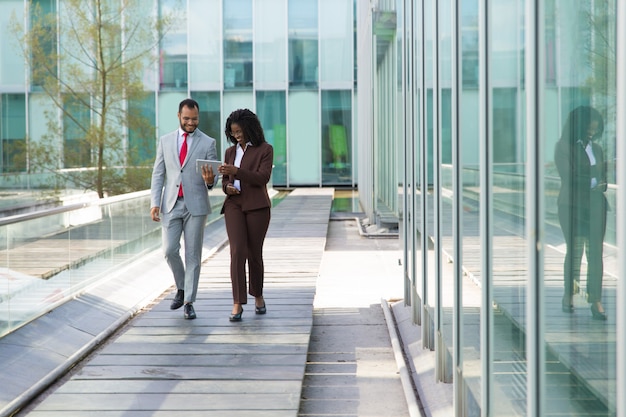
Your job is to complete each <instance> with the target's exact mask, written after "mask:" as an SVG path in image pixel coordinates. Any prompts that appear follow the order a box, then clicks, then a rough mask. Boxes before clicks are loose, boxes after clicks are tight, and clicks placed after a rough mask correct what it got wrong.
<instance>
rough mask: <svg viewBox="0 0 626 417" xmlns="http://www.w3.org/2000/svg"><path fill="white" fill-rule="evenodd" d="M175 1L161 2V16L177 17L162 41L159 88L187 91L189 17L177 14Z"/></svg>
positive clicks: (166, 0) (162, 0)
mask: <svg viewBox="0 0 626 417" xmlns="http://www.w3.org/2000/svg"><path fill="white" fill-rule="evenodd" d="M178 4H179V3H178V2H177V1H175V0H161V1H159V15H160V16H172V15H175V16H176V24H175V25H173V26H172V27H171V28H170V29H169V30H168V32H167V33H166V34H165V35H164V36H163V39H162V40H161V48H160V50H159V53H160V56H159V86H160V88H161V89H176V90H179V89H180V90H187V17H186V15H185V14H184V13H176V14H175V13H174V12H176V11H177V10H176V8H177V5H178Z"/></svg>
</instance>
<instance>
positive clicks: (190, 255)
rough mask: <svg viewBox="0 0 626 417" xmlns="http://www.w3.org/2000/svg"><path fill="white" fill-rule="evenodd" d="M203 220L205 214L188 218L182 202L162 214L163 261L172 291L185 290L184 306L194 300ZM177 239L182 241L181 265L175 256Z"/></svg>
mask: <svg viewBox="0 0 626 417" xmlns="http://www.w3.org/2000/svg"><path fill="white" fill-rule="evenodd" d="M206 219H207V215H201V216H192V215H191V214H190V213H189V211H188V210H187V207H186V206H185V201H184V199H179V200H177V201H176V205H175V206H174V208H173V209H172V211H170V212H169V213H162V218H161V225H162V232H163V233H162V237H163V251H164V253H165V259H166V261H167V264H168V265H169V266H170V269H171V270H172V273H173V274H174V282H175V283H176V288H177V289H179V290H184V291H185V299H184V302H185V303H193V302H194V301H196V294H197V293H198V282H199V280H200V264H201V262H202V242H203V240H204V227H205V225H206ZM181 236H182V238H183V241H184V254H185V262H184V264H183V260H182V258H181V256H180V254H179V250H180V247H181V245H180V240H181Z"/></svg>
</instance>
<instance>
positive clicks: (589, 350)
mask: <svg viewBox="0 0 626 417" xmlns="http://www.w3.org/2000/svg"><path fill="white" fill-rule="evenodd" d="M616 5H617V1H616V0H607V1H580V2H568V1H566V0H551V1H547V2H546V3H545V11H544V12H545V16H546V18H547V22H546V31H547V33H546V35H545V36H546V38H547V39H548V41H549V42H551V43H550V48H551V49H550V51H547V52H550V54H553V55H554V56H555V57H557V59H555V60H550V59H548V60H547V61H546V83H545V85H543V86H542V87H543V88H544V97H545V99H544V100H545V101H544V103H543V107H544V109H545V149H546V152H545V153H546V160H545V164H544V165H545V167H546V168H545V173H544V174H545V179H544V187H545V204H544V206H545V215H544V218H545V229H546V232H545V236H546V241H547V243H548V244H547V245H545V247H546V249H545V261H544V263H545V269H544V277H543V279H542V282H543V283H544V285H545V290H544V292H545V308H544V311H545V314H546V317H545V335H544V339H545V345H546V352H547V354H546V363H545V372H546V374H545V379H546V383H547V385H548V390H547V392H545V408H546V411H547V412H548V413H553V412H555V410H564V409H565V410H567V411H568V414H570V415H576V416H614V415H615V407H616V402H615V398H616V395H618V394H617V392H616V376H615V369H616V354H615V352H616V343H615V333H616V327H615V314H616V309H617V303H616V296H615V294H616V286H617V276H618V270H617V262H616V259H617V256H618V254H619V252H620V251H619V248H618V247H617V243H616V242H615V222H616V215H617V213H616V210H615V207H616V206H615V194H616V192H617V186H616V184H615V175H614V174H615V172H614V171H615V167H616V165H615V163H616V162H617V161H616V160H615V145H616V137H615V124H616V118H617V115H616V108H615V102H616V79H615V65H616V62H615V50H616V44H615V30H616V21H615V19H616V15H617V11H616V7H617V6H616ZM552 33H558V34H559V36H558V37H554V36H552V35H551V34H552ZM601 313H604V314H601ZM605 317H606V320H604V318H605ZM557 375H558V378H557ZM555 379H556V380H560V381H563V380H566V381H567V386H563V388H562V389H555V387H558V385H555V384H551V382H553V381H555ZM565 407H566V408H565Z"/></svg>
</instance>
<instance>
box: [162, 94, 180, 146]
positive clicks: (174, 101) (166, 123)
mask: <svg viewBox="0 0 626 417" xmlns="http://www.w3.org/2000/svg"><path fill="white" fill-rule="evenodd" d="M186 98H187V96H186V94H184V93H182V92H180V93H179V92H164V93H160V94H159V96H158V100H159V106H158V114H157V121H158V124H157V126H158V132H157V137H161V136H163V135H164V134H166V133H170V132H172V131H173V130H175V129H178V126H179V121H178V118H177V117H176V114H177V113H178V105H179V104H180V102H181V101H183V100H184V99H186Z"/></svg>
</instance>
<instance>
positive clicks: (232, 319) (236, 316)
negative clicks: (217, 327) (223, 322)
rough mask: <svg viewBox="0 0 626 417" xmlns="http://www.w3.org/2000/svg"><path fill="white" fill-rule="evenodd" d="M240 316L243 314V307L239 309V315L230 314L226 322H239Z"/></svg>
mask: <svg viewBox="0 0 626 417" xmlns="http://www.w3.org/2000/svg"><path fill="white" fill-rule="evenodd" d="M242 314H243V307H241V310H239V313H237V314H231V315H230V317H229V318H228V320H230V321H241V315H242Z"/></svg>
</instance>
